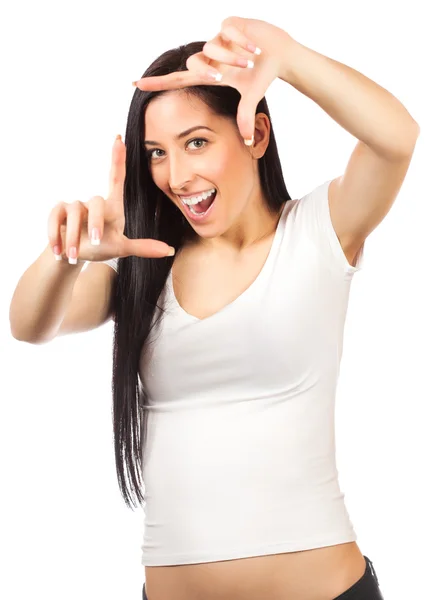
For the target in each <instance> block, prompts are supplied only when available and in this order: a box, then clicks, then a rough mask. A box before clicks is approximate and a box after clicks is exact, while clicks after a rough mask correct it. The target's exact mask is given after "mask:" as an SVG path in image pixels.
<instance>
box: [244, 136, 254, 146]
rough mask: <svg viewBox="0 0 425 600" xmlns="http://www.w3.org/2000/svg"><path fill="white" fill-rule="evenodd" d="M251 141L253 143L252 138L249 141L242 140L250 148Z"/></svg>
mask: <svg viewBox="0 0 425 600" xmlns="http://www.w3.org/2000/svg"><path fill="white" fill-rule="evenodd" d="M253 141H254V136H252V138H251V139H250V140H244V142H245V144H246V145H247V146H252V143H253Z"/></svg>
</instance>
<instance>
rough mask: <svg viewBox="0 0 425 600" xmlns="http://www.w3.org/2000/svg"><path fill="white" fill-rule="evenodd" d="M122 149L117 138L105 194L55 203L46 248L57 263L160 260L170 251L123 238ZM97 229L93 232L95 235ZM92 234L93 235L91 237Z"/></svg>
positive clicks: (160, 245)
mask: <svg viewBox="0 0 425 600" xmlns="http://www.w3.org/2000/svg"><path fill="white" fill-rule="evenodd" d="M125 159H126V148H125V144H124V143H123V142H122V140H121V136H117V138H116V140H115V142H114V145H113V148H112V166H111V171H110V178H109V195H108V197H107V198H106V199H104V198H102V196H93V198H91V199H90V200H89V201H88V202H80V201H79V200H76V201H75V202H72V203H71V204H67V203H65V202H59V203H58V204H57V205H56V206H55V207H54V208H53V209H52V211H51V213H50V215H49V219H48V237H49V245H50V246H51V248H52V251H53V253H54V254H55V256H56V257H59V258H58V260H60V259H61V258H62V257H63V258H64V259H68V260H69V262H70V263H71V264H76V263H77V259H80V260H85V261H90V262H95V261H100V262H103V261H106V260H109V259H111V258H119V257H123V256H142V257H145V258H164V257H166V256H172V255H173V254H174V252H173V250H174V249H173V248H171V246H169V245H168V244H166V243H165V242H160V241H158V240H149V239H146V240H133V239H129V238H128V237H126V236H125V235H124V226H125V217H124V180H125ZM96 230H97V233H96ZM93 234H94V235H93Z"/></svg>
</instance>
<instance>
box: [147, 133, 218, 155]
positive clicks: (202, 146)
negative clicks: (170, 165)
mask: <svg viewBox="0 0 425 600" xmlns="http://www.w3.org/2000/svg"><path fill="white" fill-rule="evenodd" d="M195 142H201V145H195V150H201V149H202V148H204V147H205V144H208V140H206V139H204V138H195V139H194V140H190V142H188V143H187V145H188V146H189V145H190V144H195ZM154 152H163V150H160V149H159V148H154V149H153V150H149V152H147V153H146V155H147V157H148V159H151V158H161V156H162V155H160V156H158V155H154Z"/></svg>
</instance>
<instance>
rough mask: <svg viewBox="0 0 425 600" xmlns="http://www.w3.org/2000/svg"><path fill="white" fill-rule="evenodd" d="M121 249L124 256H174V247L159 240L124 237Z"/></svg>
mask: <svg viewBox="0 0 425 600" xmlns="http://www.w3.org/2000/svg"><path fill="white" fill-rule="evenodd" d="M123 251H124V253H125V255H126V256H141V257H143V258H165V257H166V256H174V254H175V249H174V248H173V247H172V246H169V245H168V244H166V243H165V242H161V241H159V240H152V239H146V240H133V239H130V238H126V239H125V243H124V244H123Z"/></svg>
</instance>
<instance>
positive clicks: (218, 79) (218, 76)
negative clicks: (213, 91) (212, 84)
mask: <svg viewBox="0 0 425 600" xmlns="http://www.w3.org/2000/svg"><path fill="white" fill-rule="evenodd" d="M222 79H223V75H222V74H221V73H217V75H216V76H215V80H216V81H217V82H219V81H221V80H222Z"/></svg>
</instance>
